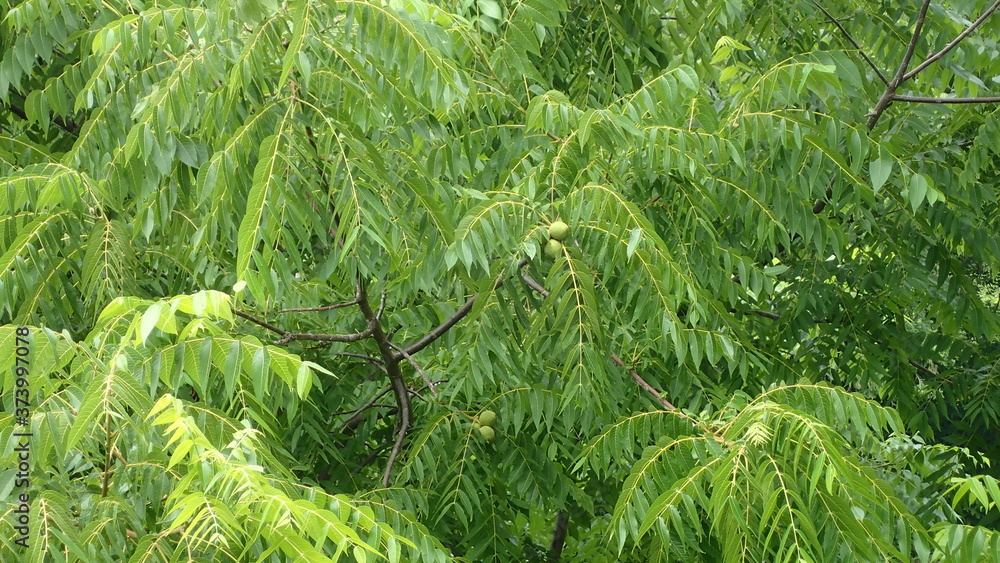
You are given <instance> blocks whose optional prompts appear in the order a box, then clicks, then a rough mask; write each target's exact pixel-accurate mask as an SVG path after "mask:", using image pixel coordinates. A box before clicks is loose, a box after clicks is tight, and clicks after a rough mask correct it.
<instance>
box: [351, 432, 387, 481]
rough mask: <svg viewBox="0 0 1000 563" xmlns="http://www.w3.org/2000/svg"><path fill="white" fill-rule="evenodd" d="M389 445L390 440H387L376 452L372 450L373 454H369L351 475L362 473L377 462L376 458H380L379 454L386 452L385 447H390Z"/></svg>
mask: <svg viewBox="0 0 1000 563" xmlns="http://www.w3.org/2000/svg"><path fill="white" fill-rule="evenodd" d="M388 445H389V440H386V441H385V442H382V443H381V444H379V445H378V447H377V448H375V449H374V450H372V453H370V454H368V457H366V458H365V459H363V460H362V461H361V464H360V465H358V466H357V467H355V468H354V469H352V470H351V475H354V474H355V473H357V472H359V471H361V470H362V469H364V468H365V466H367V465H368V464H369V463H371V462H373V461H375V458H377V457H378V454H380V453H381V452H382V450H384V449H385V447H386V446H388Z"/></svg>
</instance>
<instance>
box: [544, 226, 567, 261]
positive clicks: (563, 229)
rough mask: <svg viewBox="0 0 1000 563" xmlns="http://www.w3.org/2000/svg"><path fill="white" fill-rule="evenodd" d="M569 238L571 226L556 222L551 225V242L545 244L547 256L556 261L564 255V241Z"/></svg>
mask: <svg viewBox="0 0 1000 563" xmlns="http://www.w3.org/2000/svg"><path fill="white" fill-rule="evenodd" d="M567 238H569V225H567V224H566V223H563V222H562V221H556V222H554V223H552V224H551V225H549V242H547V243H545V256H547V257H548V258H550V259H552V260H555V259H557V258H559V255H561V254H562V253H563V243H562V241H564V240H566V239H567Z"/></svg>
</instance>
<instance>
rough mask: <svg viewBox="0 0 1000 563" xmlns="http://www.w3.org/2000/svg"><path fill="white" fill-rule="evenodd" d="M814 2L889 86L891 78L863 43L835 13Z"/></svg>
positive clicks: (883, 82) (814, 0) (813, 0)
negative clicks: (864, 48) (841, 22)
mask: <svg viewBox="0 0 1000 563" xmlns="http://www.w3.org/2000/svg"><path fill="white" fill-rule="evenodd" d="M812 3H813V5H815V6H816V7H817V8H819V11H821V12H823V14H825V15H826V17H827V19H829V20H830V22H832V23H833V25H835V26H837V29H839V30H840V32H841V33H843V34H844V37H846V38H847V40H848V41H850V43H851V45H854V48H855V49H857V50H858V53H859V54H860V55H861V58H863V59H864V60H865V62H866V63H868V66H869V67H871V69H872V70H874V71H875V74H877V75H878V78H879V80H881V81H882V84H885V85H886V86H888V85H889V79H888V78H886V77H885V75H884V74H882V71H881V70H879V69H878V67H877V66H875V63H874V62H872V60H871V59H870V58H869V57H868V55H867V54H866V53H865V52H864V50H863V49H862V48H861V45H858V42H857V41H855V40H854V38H853V37H851V34H850V33H848V32H847V30H846V29H844V26H843V25H841V24H840V21H838V20H837V18H835V17H833V15H832V14H831V13H830V12H827V11H826V8H824V7H823V6H822V5H821V4H820V3H819V2H817V1H816V0H812Z"/></svg>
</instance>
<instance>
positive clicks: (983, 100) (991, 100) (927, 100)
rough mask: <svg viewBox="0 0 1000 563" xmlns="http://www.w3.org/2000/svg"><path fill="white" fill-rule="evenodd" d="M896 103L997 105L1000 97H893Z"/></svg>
mask: <svg viewBox="0 0 1000 563" xmlns="http://www.w3.org/2000/svg"><path fill="white" fill-rule="evenodd" d="M892 100H893V101H894V102H912V103H916V104H997V103H1000V96H984V97H980V98H934V97H924V96H897V95H894V96H893V97H892Z"/></svg>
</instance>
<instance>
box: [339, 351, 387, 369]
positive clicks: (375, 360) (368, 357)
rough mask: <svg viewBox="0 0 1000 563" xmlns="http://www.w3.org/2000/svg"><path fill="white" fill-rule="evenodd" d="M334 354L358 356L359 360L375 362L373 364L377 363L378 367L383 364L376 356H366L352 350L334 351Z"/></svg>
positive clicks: (350, 356)
mask: <svg viewBox="0 0 1000 563" xmlns="http://www.w3.org/2000/svg"><path fill="white" fill-rule="evenodd" d="M334 356H345V357H347V358H358V359H361V360H365V361H367V362H371V363H373V364H375V365H377V366H379V367H381V366H382V365H384V364H383V363H382V360H380V359H378V358H376V357H374V356H368V355H366V354H355V353H354V352H336V353H334Z"/></svg>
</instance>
